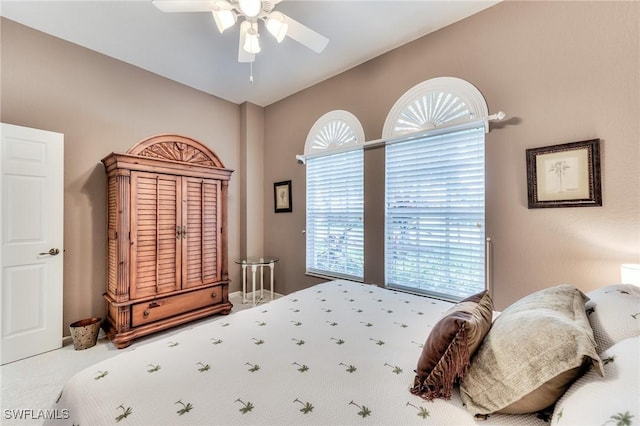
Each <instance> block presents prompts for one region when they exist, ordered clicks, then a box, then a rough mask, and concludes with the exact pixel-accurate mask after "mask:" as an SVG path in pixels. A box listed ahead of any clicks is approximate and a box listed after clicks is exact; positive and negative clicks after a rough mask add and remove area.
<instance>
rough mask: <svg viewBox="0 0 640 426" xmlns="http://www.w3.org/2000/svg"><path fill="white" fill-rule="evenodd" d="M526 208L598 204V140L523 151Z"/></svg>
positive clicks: (600, 199)
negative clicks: (525, 172)
mask: <svg viewBox="0 0 640 426" xmlns="http://www.w3.org/2000/svg"><path fill="white" fill-rule="evenodd" d="M526 153H527V187H528V188H527V190H528V201H529V208H530V209H533V208H543V207H590V206H601V205H602V191H601V186H600V140H599V139H592V140H587V141H581V142H571V143H565V144H561V145H552V146H546V147H542V148H532V149H527V150H526Z"/></svg>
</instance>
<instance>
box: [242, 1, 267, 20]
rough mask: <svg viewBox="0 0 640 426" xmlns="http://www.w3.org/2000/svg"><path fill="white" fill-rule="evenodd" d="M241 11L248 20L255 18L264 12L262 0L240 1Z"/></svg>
mask: <svg viewBox="0 0 640 426" xmlns="http://www.w3.org/2000/svg"><path fill="white" fill-rule="evenodd" d="M238 7H239V8H240V11H241V12H242V13H243V14H244V15H245V16H246V17H248V18H255V17H256V16H258V14H259V13H260V11H261V10H262V1H261V0H239V1H238Z"/></svg>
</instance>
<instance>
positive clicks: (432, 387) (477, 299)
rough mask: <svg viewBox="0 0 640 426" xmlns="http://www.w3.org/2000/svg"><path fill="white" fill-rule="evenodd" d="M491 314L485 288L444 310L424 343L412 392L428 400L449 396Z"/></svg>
mask: <svg viewBox="0 0 640 426" xmlns="http://www.w3.org/2000/svg"><path fill="white" fill-rule="evenodd" d="M492 316H493V301H492V300H491V295H490V294H489V292H488V291H486V290H485V291H482V292H480V293H478V294H475V295H473V296H470V297H468V298H466V299H464V300H463V301H461V302H459V303H457V304H456V305H455V306H453V307H452V308H451V309H450V310H448V311H447V312H445V313H444V314H443V317H442V318H441V319H440V320H439V321H438V322H437V323H436V325H435V326H434V327H433V329H432V330H431V333H430V334H429V337H428V338H427V341H426V342H425V344H424V347H423V349H422V354H421V355H420V359H419V360H418V366H417V369H416V376H415V379H414V381H413V386H412V387H411V389H410V391H411V393H413V394H414V395H418V396H420V397H422V398H424V399H427V400H431V399H434V398H445V399H449V398H450V397H451V391H452V389H453V386H454V384H455V383H456V382H457V380H458V379H460V378H461V377H462V376H463V375H464V374H465V372H466V370H467V368H468V366H469V361H470V358H471V357H472V356H473V354H474V353H475V352H476V350H477V349H478V347H479V346H480V344H481V343H482V340H483V339H484V336H485V335H486V334H487V332H488V331H489V328H490V327H491V320H492Z"/></svg>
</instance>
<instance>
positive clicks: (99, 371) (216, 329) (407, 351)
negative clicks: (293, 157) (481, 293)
mask: <svg viewBox="0 0 640 426" xmlns="http://www.w3.org/2000/svg"><path fill="white" fill-rule="evenodd" d="M450 306H451V303H448V302H443V301H438V300H433V299H428V298H424V297H420V296H414V295H411V294H406V293H400V292H395V291H390V290H385V289H381V288H378V287H376V286H371V285H365V284H357V283H352V282H348V281H342V280H338V281H332V282H329V283H325V284H319V285H316V286H314V287H311V288H309V289H306V290H302V291H298V292H296V293H293V294H290V295H288V296H285V297H282V298H280V299H277V300H275V301H273V302H270V303H268V304H265V305H260V306H258V307H256V308H253V309H248V310H244V311H240V312H237V313H234V314H231V315H229V316H226V317H217V319H215V320H213V319H212V320H211V321H210V322H207V323H205V324H202V325H199V326H196V327H194V328H192V329H187V330H185V331H183V332H181V333H179V334H175V335H172V336H169V337H167V338H163V339H160V340H158V341H155V342H152V343H149V344H145V345H141V346H140V347H138V348H136V349H134V350H131V351H127V352H124V353H122V354H119V355H117V356H115V357H113V358H110V359H108V360H105V361H103V362H101V363H98V364H96V365H94V366H92V367H90V368H88V369H86V370H84V371H82V372H80V373H78V374H77V375H76V376H74V377H73V378H72V379H71V380H70V381H69V382H68V383H67V384H66V385H65V387H64V389H63V392H62V395H61V397H60V398H59V400H58V402H57V403H56V405H55V407H54V408H56V409H58V410H68V413H69V415H70V418H69V419H66V420H57V421H54V422H52V423H55V424H63V423H65V424H70V425H71V424H76V425H102V424H115V423H118V424H123V425H131V424H137V425H161V424H176V425H178V424H184V425H199V424H201V425H217V424H220V425H222V424H230V425H231V424H233V425H239V424H270V425H311V424H321V425H346V424H354V425H365V424H377V425H394V424H397V425H410V424H421V425H427V424H433V425H445V424H448V425H463V424H475V423H478V424H482V425H488V424H505V425H507V424H508V425H518V424H522V425H531V424H544V422H543V421H541V420H539V419H537V418H535V417H534V416H505V415H503V416H497V415H496V416H491V417H490V418H489V420H487V421H482V420H477V421H476V420H474V418H473V417H472V416H471V414H469V413H468V412H467V411H466V410H465V409H464V407H463V406H462V403H461V401H460V397H459V395H458V394H457V391H456V393H455V394H454V396H453V397H452V399H451V400H450V401H443V400H436V401H433V402H428V401H424V400H422V399H420V398H419V397H417V396H414V395H412V394H411V393H410V392H409V387H410V386H411V384H412V382H413V378H414V375H415V374H414V372H413V370H414V368H415V367H416V363H417V360H418V358H419V356H420V353H421V350H422V345H423V343H424V341H425V339H426V337H427V335H428V333H429V330H430V328H431V327H432V326H433V325H434V324H435V323H436V322H437V321H438V319H439V318H440V316H441V314H442V313H443V312H444V311H446V310H447V309H448V308H449V307H450Z"/></svg>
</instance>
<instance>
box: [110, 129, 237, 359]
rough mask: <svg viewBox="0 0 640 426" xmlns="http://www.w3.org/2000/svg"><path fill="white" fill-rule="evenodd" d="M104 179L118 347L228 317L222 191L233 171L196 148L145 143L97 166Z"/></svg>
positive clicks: (174, 139) (188, 142)
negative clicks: (215, 317)
mask: <svg viewBox="0 0 640 426" xmlns="http://www.w3.org/2000/svg"><path fill="white" fill-rule="evenodd" d="M102 163H103V164H104V166H105V168H106V173H107V188H108V190H107V193H108V197H107V198H108V204H107V279H106V281H107V289H106V290H107V291H106V293H105V294H104V297H105V299H106V300H107V305H108V306H107V308H108V309H107V310H108V314H107V320H106V321H105V325H104V327H105V330H106V332H107V335H108V336H109V338H110V339H111V341H112V342H113V343H114V344H115V346H116V347H118V348H124V347H126V346H128V345H129V344H131V341H132V340H133V339H135V338H138V337H141V336H144V335H147V334H150V333H153V332H156V331H160V330H164V329H167V328H169V327H173V326H176V325H179V324H183V323H186V322H188V321H193V320H195V319H198V318H202V317H205V316H208V315H212V314H216V313H222V314H228V313H229V312H230V311H231V308H232V306H233V305H232V304H231V303H230V302H229V274H228V260H227V229H226V228H227V193H228V188H229V179H230V177H231V173H232V170H229V169H226V168H224V166H223V165H222V162H220V160H219V159H218V158H217V157H216V155H215V154H214V153H213V152H212V151H211V150H210V149H208V148H207V147H206V146H204V145H203V144H202V143H200V142H198V141H196V140H193V139H191V138H187V137H184V136H178V135H160V136H154V137H152V138H149V139H146V140H143V141H141V142H139V143H137V144H136V145H134V146H133V147H131V148H130V149H129V150H128V151H127V152H126V153H125V154H116V153H112V154H110V155H108V156H107V157H105V158H104V159H103V160H102Z"/></svg>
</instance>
